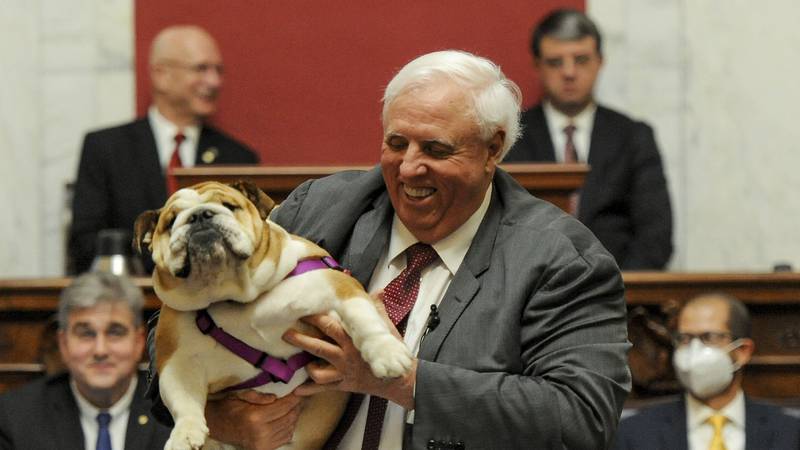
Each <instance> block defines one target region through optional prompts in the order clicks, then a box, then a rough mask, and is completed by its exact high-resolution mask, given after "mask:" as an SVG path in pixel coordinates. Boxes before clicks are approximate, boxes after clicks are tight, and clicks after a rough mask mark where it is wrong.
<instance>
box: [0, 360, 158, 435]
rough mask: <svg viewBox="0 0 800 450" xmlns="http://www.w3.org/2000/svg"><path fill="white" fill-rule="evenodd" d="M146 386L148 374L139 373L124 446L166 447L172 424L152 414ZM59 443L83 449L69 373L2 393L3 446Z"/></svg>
mask: <svg viewBox="0 0 800 450" xmlns="http://www.w3.org/2000/svg"><path fill="white" fill-rule="evenodd" d="M144 390H145V377H144V376H139V384H138V385H137V387H136V392H135V393H134V396H133V402H132V403H131V407H130V408H131V409H130V417H129V418H128V431H127V432H126V433H125V450H150V449H155V448H164V444H165V443H166V442H167V439H168V438H169V433H170V429H169V428H168V427H165V426H163V425H161V424H159V423H158V422H156V421H155V420H154V419H153V417H152V416H151V415H150V411H149V410H150V402H149V401H148V400H146V399H145V398H144ZM141 417H145V418H146V420H145V419H141ZM55 448H57V449H62V450H82V449H83V448H84V439H83V429H82V428H81V422H80V412H79V410H78V405H77V403H76V402H75V397H74V396H73V395H72V390H70V388H69V376H68V375H67V374H61V375H57V376H54V377H48V378H41V379H39V380H37V381H34V382H31V383H30V384H27V385H25V386H23V387H21V388H19V389H16V390H12V391H9V392H7V393H4V394H3V395H0V449H3V450H6V449H8V450H13V449H18V450H21V449H25V450H51V449H55Z"/></svg>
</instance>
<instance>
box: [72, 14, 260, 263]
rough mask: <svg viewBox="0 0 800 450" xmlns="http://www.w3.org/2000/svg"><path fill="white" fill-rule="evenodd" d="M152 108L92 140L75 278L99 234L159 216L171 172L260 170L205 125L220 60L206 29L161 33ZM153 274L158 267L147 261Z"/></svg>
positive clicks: (76, 217)
mask: <svg viewBox="0 0 800 450" xmlns="http://www.w3.org/2000/svg"><path fill="white" fill-rule="evenodd" d="M149 74H150V83H151V97H152V104H151V106H150V109H149V110H148V112H147V117H144V118H140V119H138V120H135V121H133V122H131V123H127V124H124V125H121V126H116V127H112V128H107V129H104V130H99V131H94V132H91V133H89V134H87V135H86V138H85V139H84V142H83V150H82V152H81V159H80V165H79V168H78V177H77V180H76V181H75V193H74V199H73V204H72V227H71V230H70V239H69V253H70V259H71V261H72V265H73V267H72V268H71V270H70V272H74V273H81V272H83V271H85V270H87V269H88V268H89V267H90V265H91V263H92V260H93V259H94V256H95V253H96V250H97V249H96V248H95V244H96V237H97V233H98V232H99V231H100V230H102V229H106V228H121V229H124V230H128V231H131V230H132V228H133V222H134V221H135V220H136V217H137V216H138V215H139V214H140V213H141V212H142V211H145V210H148V209H158V208H160V207H161V206H162V205H163V204H164V201H165V200H166V198H167V196H168V195H169V194H171V193H172V192H173V191H174V190H175V189H176V187H177V186H176V182H175V177H174V176H173V174H172V170H173V169H175V168H176V167H192V166H195V165H203V164H256V163H258V157H257V156H256V153H255V152H253V150H251V149H250V148H248V147H247V146H246V145H244V144H242V143H240V142H238V141H236V140H235V139H233V138H232V137H230V136H227V135H226V134H224V133H222V132H221V131H219V130H216V129H214V128H213V127H211V126H209V125H208V124H207V123H206V119H208V118H209V117H210V116H211V115H212V114H214V113H215V112H216V110H217V101H218V99H219V94H220V91H221V89H222V84H223V65H222V56H221V54H220V51H219V48H218V47H217V43H216V42H215V40H214V38H213V37H211V35H210V34H209V33H208V32H207V31H205V30H204V29H202V28H200V27H197V26H191V25H180V26H171V27H168V28H165V29H164V30H162V31H161V32H160V33H158V35H157V36H156V37H155V39H153V43H152V45H151V49H150V61H149ZM143 263H144V265H145V267H146V268H147V269H148V271H150V270H151V269H152V262H150V261H149V258H144V260H143Z"/></svg>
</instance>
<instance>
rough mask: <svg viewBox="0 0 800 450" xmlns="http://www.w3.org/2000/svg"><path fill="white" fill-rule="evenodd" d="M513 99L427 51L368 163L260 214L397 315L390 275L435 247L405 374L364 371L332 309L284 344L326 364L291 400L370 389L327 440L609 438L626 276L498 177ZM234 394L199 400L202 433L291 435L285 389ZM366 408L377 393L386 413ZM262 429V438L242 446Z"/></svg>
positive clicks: (618, 396)
mask: <svg viewBox="0 0 800 450" xmlns="http://www.w3.org/2000/svg"><path fill="white" fill-rule="evenodd" d="M520 97H521V96H520V92H519V89H518V87H517V86H516V85H515V84H514V83H513V82H512V81H510V80H508V79H507V78H506V77H505V76H504V75H503V74H502V72H501V71H500V69H499V68H498V67H497V66H496V65H495V64H493V63H492V62H490V61H488V60H486V59H484V58H480V57H477V56H474V55H471V54H469V53H465V52H460V51H443V52H435V53H431V54H427V55H423V56H421V57H419V58H417V59H415V60H413V61H412V62H410V63H409V64H407V65H406V66H405V67H404V68H403V69H401V70H400V71H399V72H398V73H397V75H396V76H395V77H394V79H393V80H392V81H391V82H390V83H389V85H388V86H387V88H386V92H385V95H384V101H383V128H384V141H383V144H382V148H381V158H380V166H379V167H376V168H374V169H372V170H370V171H366V172H357V171H348V172H342V173H339V174H336V175H333V176H330V177H327V178H323V179H320V180H313V181H308V182H306V183H305V184H303V185H302V186H300V187H299V188H297V189H296V190H295V191H294V192H293V193H292V195H291V196H290V197H289V198H288V199H287V200H286V201H285V202H284V203H283V204H282V205H281V206H280V207H278V208H277V209H276V210H275V212H274V213H273V214H272V217H271V218H272V219H273V220H274V221H275V222H277V223H278V224H280V225H282V226H283V227H285V228H286V229H287V230H288V231H289V232H292V233H295V234H299V235H301V236H304V237H306V238H308V239H309V240H311V241H313V242H316V243H318V244H319V245H321V246H322V247H324V248H325V249H327V250H328V251H329V252H330V253H331V254H332V255H333V256H334V257H335V258H336V259H337V260H338V261H339V262H340V263H341V264H342V265H343V266H345V267H347V268H349V269H351V270H352V274H353V276H354V277H356V278H357V279H358V280H359V281H360V282H361V283H363V284H364V286H366V287H367V288H368V290H369V291H370V292H375V291H380V290H383V289H385V290H386V292H385V293H384V294H383V298H384V300H385V301H386V304H387V306H386V308H387V310H389V311H390V314H389V315H390V316H392V318H393V319H398V317H397V313H396V309H395V306H394V305H390V304H389V300H388V299H389V297H395V296H396V294H397V292H396V291H397V287H396V286H395V285H394V283H393V281H392V280H393V279H394V278H395V277H397V276H398V275H400V276H402V274H403V273H404V272H405V270H404V269H408V267H407V264H408V266H412V265H416V262H407V260H409V259H411V260H413V261H416V256H413V254H416V253H418V252H417V251H416V250H415V251H414V253H413V254H412V252H411V251H407V249H408V248H409V247H412V246H414V247H415V248H416V249H419V248H420V247H424V249H425V250H424V252H426V253H428V252H434V253H429V254H432V255H433V256H431V257H430V258H428V261H426V262H428V264H427V265H426V266H424V267H422V268H419V267H418V268H417V269H416V270H417V271H418V276H419V277H420V282H419V285H418V287H417V289H418V294H416V295H411V297H414V296H416V299H413V298H412V300H411V301H414V300H415V303H414V304H413V307H411V310H410V312H409V313H408V315H407V317H405V318H401V319H400V321H399V322H398V328H399V329H401V330H402V329H404V330H405V334H404V339H405V342H406V344H407V345H408V347H409V348H410V349H411V350H412V351H413V352H414V353H415V355H416V359H415V360H414V366H413V369H412V371H411V373H410V374H409V375H408V376H405V377H400V378H397V379H389V380H383V379H377V378H375V377H373V376H372V374H371V372H370V371H369V370H368V368H367V366H366V365H365V364H364V362H363V361H362V360H361V358H360V356H359V354H358V352H357V351H356V350H355V348H354V346H353V343H352V342H351V341H350V339H349V337H348V336H347V335H346V334H345V332H344V330H343V329H342V327H341V326H340V324H339V323H338V322H337V321H336V320H334V319H333V318H331V317H329V316H311V317H308V318H306V319H305V320H306V321H307V322H308V323H310V324H313V325H315V326H316V327H318V328H319V329H320V330H321V331H322V332H324V333H325V334H326V335H327V336H328V337H329V339H327V340H322V339H317V338H313V337H310V336H306V335H301V334H299V333H297V332H294V331H290V332H287V333H286V335H285V336H284V339H285V340H286V341H287V342H289V343H291V344H294V345H296V346H298V347H301V348H303V349H305V350H307V351H308V352H310V353H312V354H314V355H316V356H318V357H320V358H321V359H322V360H324V361H327V362H324V361H323V362H318V363H317V362H314V363H311V364H310V365H309V366H307V370H308V372H309V374H310V376H311V377H312V379H313V381H314V383H309V384H306V385H303V386H301V387H300V388H298V389H297V390H296V391H295V395H296V396H306V395H310V394H312V393H315V392H318V391H321V390H345V391H350V392H353V393H361V394H366V395H365V396H363V398H362V396H360V395H353V396H351V404H350V405H349V406H348V412H346V413H345V414H344V416H343V418H342V420H341V421H340V424H339V429H337V431H336V432H335V433H334V436H333V437H332V438H331V440H329V442H328V447H330V448H334V447H337V446H338V448H348V449H349V448H381V449H397V448H401V447H403V448H429V449H434V448H531V447H535V448H570V449H584V448H585V449H597V448H605V447H607V446H608V445H609V444H610V442H611V440H612V437H613V434H614V430H615V429H616V426H617V421H618V418H619V414H620V412H621V410H622V405H623V402H624V400H625V398H626V396H627V393H628V392H629V389H630V375H629V371H628V367H627V360H626V352H627V350H628V348H629V343H628V342H627V330H626V320H625V303H624V300H623V284H622V278H621V275H620V272H619V269H618V268H617V265H616V264H615V262H614V259H613V257H612V256H611V255H610V254H609V253H608V252H607V251H606V250H605V249H604V248H603V246H602V245H601V244H600V243H599V242H598V241H597V239H596V238H595V237H594V236H593V235H592V234H591V233H590V232H589V231H588V230H587V229H586V228H585V227H584V226H583V225H581V224H580V223H579V222H578V221H577V220H576V219H574V218H573V217H571V216H569V215H567V214H566V213H564V212H562V211H561V210H559V209H558V208H556V207H554V206H553V205H551V204H549V203H547V202H545V201H542V200H539V199H536V198H534V197H532V196H531V195H530V194H529V193H528V192H527V191H526V190H525V189H524V188H522V187H521V186H519V184H517V183H516V182H515V181H514V180H513V178H512V177H511V176H509V175H508V174H507V173H506V172H504V171H503V170H502V169H499V168H498V167H497V164H498V163H499V162H500V161H501V160H502V159H503V157H504V156H505V155H506V153H507V151H508V149H509V148H510V147H511V146H512V145H513V143H514V141H515V140H516V138H517V136H518V134H519V107H520V106H519V105H520ZM415 244H416V245H415ZM418 244H422V245H421V246H420V245H418ZM403 295H405V294H403ZM432 307H435V308H433V309H432ZM404 314H405V313H402V314H401V316H402V315H404ZM387 320H388V318H387ZM242 398H244V399H245V400H250V401H252V402H253V403H257V402H258V401H260V400H259V397H258V396H256V395H255V394H253V393H248V394H242ZM242 398H238V399H230V400H226V401H221V402H211V403H210V404H209V406H208V408H207V417H208V419H209V427H210V429H211V434H212V435H214V436H216V437H217V438H219V439H220V440H223V441H231V442H238V443H247V444H248V445H250V446H257V447H258V448H274V447H276V446H278V445H280V444H282V443H284V442H286V441H285V440H281V438H279V437H278V434H279V433H281V432H282V433H283V435H282V436H284V437H283V439H287V438H286V437H285V436H286V432H285V430H286V429H290V428H291V427H292V426H293V423H292V418H293V417H294V414H296V404H295V402H296V398H295V397H294V395H292V396H289V397H285V398H283V399H279V400H273V399H272V398H269V397H264V398H263V402H264V403H272V404H271V405H254V404H249V403H247V401H242ZM376 398H384V399H388V401H389V402H388V406H386V409H385V413H384V412H382V408H381V407H373V405H377V404H378V403H380V402H379V401H373V400H374V399H376ZM376 411H377V412H376ZM278 416H280V417H278ZM278 420H279V421H278ZM381 422H382V425H381ZM273 425H274V426H273ZM376 428H377V431H376ZM266 429H271V430H272V431H273V435H272V436H270V437H269V438H270V439H271V440H270V441H269V442H267V441H266V440H262V441H259V442H254V440H253V439H252V437H253V436H255V433H258V432H260V433H264V432H265V430H266ZM289 435H290V433H289ZM340 439H341V440H340ZM337 441H338V442H337Z"/></svg>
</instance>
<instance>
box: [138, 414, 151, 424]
mask: <svg viewBox="0 0 800 450" xmlns="http://www.w3.org/2000/svg"><path fill="white" fill-rule="evenodd" d="M149 420H150V419H149V418H148V417H147V416H146V415H144V414H142V415H141V416H139V425H147V422H148V421H149Z"/></svg>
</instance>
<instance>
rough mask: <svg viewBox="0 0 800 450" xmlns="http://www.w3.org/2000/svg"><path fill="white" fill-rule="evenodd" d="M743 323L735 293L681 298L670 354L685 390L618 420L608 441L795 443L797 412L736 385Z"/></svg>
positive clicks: (711, 446) (696, 446) (719, 448)
mask: <svg viewBox="0 0 800 450" xmlns="http://www.w3.org/2000/svg"><path fill="white" fill-rule="evenodd" d="M750 331H751V322H750V314H749V313H748V311H747V307H746V306H745V305H744V304H743V303H742V302H740V301H739V300H737V299H735V298H733V297H731V296H729V295H726V294H719V293H717V294H707V295H702V296H700V297H696V298H694V299H692V300H689V301H688V302H687V303H686V304H685V305H684V306H683V308H682V309H681V312H680V314H679V315H678V323H677V329H676V332H675V334H674V345H675V352H674V355H673V361H672V362H673V366H674V368H675V374H676V375H677V377H678V380H679V381H680V383H681V385H682V386H683V387H684V388H685V389H686V394H685V395H683V396H681V397H680V398H679V399H677V400H676V401H672V402H668V403H663V404H659V405H656V406H652V407H649V408H644V409H642V410H641V411H640V412H638V413H637V414H634V415H633V416H632V417H629V418H627V419H625V420H623V421H622V422H621V424H620V427H619V430H618V432H617V437H616V447H615V448H617V449H644V448H647V449H689V450H700V449H702V450H706V449H708V450H723V449H724V450H741V449H773V450H774V449H798V448H800V419H798V418H796V417H792V416H790V415H788V414H786V413H785V412H784V411H782V410H781V409H780V408H778V407H776V406H772V405H768V404H764V403H760V402H756V401H753V400H752V399H750V398H749V397H747V396H745V395H744V392H743V391H742V378H743V373H742V372H743V371H742V368H743V367H744V366H745V365H746V364H747V363H748V362H750V358H751V357H752V355H753V352H754V350H755V344H754V342H753V340H752V339H751V337H750V336H751V332H750Z"/></svg>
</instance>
